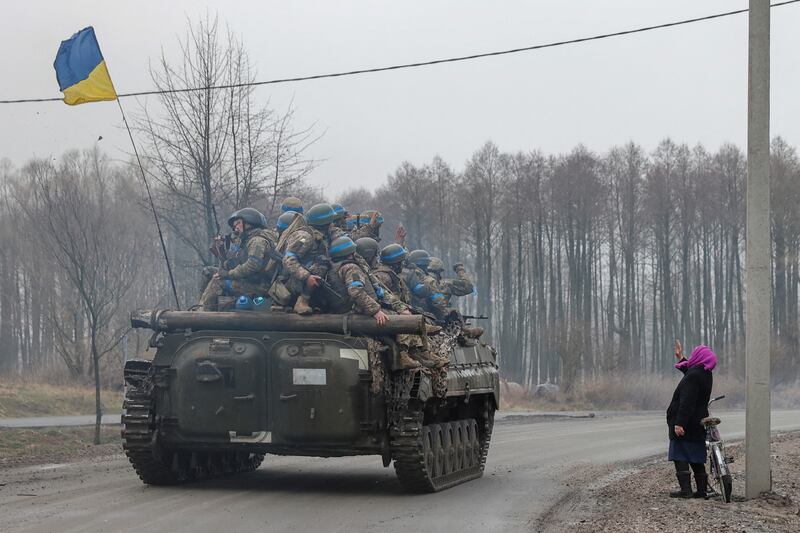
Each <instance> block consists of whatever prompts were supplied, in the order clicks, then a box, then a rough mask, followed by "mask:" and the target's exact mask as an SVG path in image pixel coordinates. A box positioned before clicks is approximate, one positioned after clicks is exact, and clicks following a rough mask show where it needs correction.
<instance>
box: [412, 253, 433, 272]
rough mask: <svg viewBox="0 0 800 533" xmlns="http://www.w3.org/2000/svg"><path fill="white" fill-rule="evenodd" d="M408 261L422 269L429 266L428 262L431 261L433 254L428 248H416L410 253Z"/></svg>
mask: <svg viewBox="0 0 800 533" xmlns="http://www.w3.org/2000/svg"><path fill="white" fill-rule="evenodd" d="M408 262H409V263H411V264H412V265H416V266H418V267H420V268H422V269H425V268H428V263H430V262H431V254H429V253H428V251H427V250H414V251H413V252H411V253H410V254H408Z"/></svg>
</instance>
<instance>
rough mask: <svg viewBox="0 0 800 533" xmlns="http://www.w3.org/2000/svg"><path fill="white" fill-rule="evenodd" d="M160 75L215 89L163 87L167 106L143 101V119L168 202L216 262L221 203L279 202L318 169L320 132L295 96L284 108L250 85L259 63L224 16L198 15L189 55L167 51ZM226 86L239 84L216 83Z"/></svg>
mask: <svg viewBox="0 0 800 533" xmlns="http://www.w3.org/2000/svg"><path fill="white" fill-rule="evenodd" d="M150 75H151V77H152V79H153V83H154V84H155V86H156V88H157V89H159V90H162V91H173V90H175V89H180V88H185V87H201V88H205V89H201V90H197V91H189V92H167V93H162V94H160V95H159V97H158V101H159V104H160V106H159V107H160V109H159V111H161V113H155V112H153V111H152V110H151V109H148V108H147V107H143V108H142V111H141V113H140V114H139V115H138V116H137V118H136V121H135V123H136V128H137V130H138V131H139V132H140V133H142V134H143V135H144V137H145V138H146V147H145V159H146V162H147V167H148V169H149V172H150V174H151V175H152V176H153V178H154V179H155V181H156V182H157V185H158V187H157V188H156V189H157V194H156V196H157V202H158V207H159V209H160V211H161V212H162V213H163V216H164V218H165V220H166V222H167V224H168V225H169V227H170V229H171V231H172V232H173V233H174V235H176V236H177V237H178V238H179V239H180V240H181V241H182V242H183V243H184V245H185V246H186V247H188V248H189V249H190V250H192V251H193V252H194V255H195V257H196V259H199V260H200V261H201V262H204V263H208V262H209V261H210V260H211V257H210V254H209V252H208V248H207V244H208V242H209V241H210V240H211V239H212V238H213V236H214V235H216V234H217V233H218V231H219V228H218V224H219V221H218V216H217V209H218V208H227V209H235V208H239V207H242V206H244V205H254V206H256V207H259V208H261V209H262V210H265V211H267V212H272V211H274V206H275V202H276V198H277V197H278V196H279V195H280V194H283V193H285V192H286V191H288V190H291V189H293V188H296V187H298V186H299V184H300V183H301V181H302V179H303V178H304V177H305V176H306V175H307V174H308V173H309V172H310V171H311V170H312V169H313V168H314V166H315V164H316V162H315V161H314V160H313V159H311V158H309V157H308V156H307V155H306V153H307V150H308V148H309V147H310V146H311V145H312V144H313V143H314V142H315V141H316V140H317V139H318V138H319V136H318V135H316V134H315V133H314V131H313V125H312V126H311V127H308V128H304V129H296V128H295V126H294V118H295V117H294V108H293V106H292V105H291V104H290V105H289V106H288V108H287V109H286V111H284V112H283V113H276V112H275V111H274V110H272V109H271V108H270V107H269V102H266V103H265V104H263V105H260V104H258V103H257V102H256V99H255V96H254V88H253V87H252V86H248V85H247V84H248V83H250V82H252V81H254V80H255V75H256V72H255V69H254V68H253V66H252V65H251V63H250V60H249V56H248V54H247V52H246V50H245V48H244V45H243V44H242V42H241V40H240V39H239V38H238V37H237V36H236V35H234V34H233V33H232V32H231V31H229V30H228V31H226V32H223V31H222V30H221V28H220V24H219V20H218V18H217V17H213V18H212V17H210V16H206V17H205V18H203V19H200V20H199V21H197V22H194V23H193V22H191V21H189V24H188V30H187V34H186V36H185V38H184V39H182V40H181V41H180V60H179V62H178V63H177V64H173V63H171V62H170V60H169V59H168V57H167V55H166V53H162V56H161V58H160V60H159V62H158V63H157V65H155V66H152V67H151V69H150ZM218 85H225V86H228V87H230V88H229V89H224V90H216V89H212V88H211V87H213V86H218Z"/></svg>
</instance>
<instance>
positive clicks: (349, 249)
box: [309, 211, 357, 260]
mask: <svg viewBox="0 0 800 533" xmlns="http://www.w3.org/2000/svg"><path fill="white" fill-rule="evenodd" d="M309 213H311V211H309ZM356 248H357V246H356V243H354V242H353V239H351V238H350V237H348V236H346V235H343V236H341V237H338V238H336V239H334V240H333V242H332V243H331V247H330V248H328V255H330V256H331V259H333V260H337V259H344V258H345V257H347V256H348V255H352V254H354V253H355V251H356Z"/></svg>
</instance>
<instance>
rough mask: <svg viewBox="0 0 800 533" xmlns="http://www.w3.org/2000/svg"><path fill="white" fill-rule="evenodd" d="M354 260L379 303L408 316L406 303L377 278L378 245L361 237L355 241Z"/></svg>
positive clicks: (369, 238) (409, 311)
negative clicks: (369, 282) (363, 273)
mask: <svg viewBox="0 0 800 533" xmlns="http://www.w3.org/2000/svg"><path fill="white" fill-rule="evenodd" d="M354 257H355V260H356V261H357V262H358V263H359V265H360V266H361V268H362V269H363V270H364V272H366V273H367V274H368V275H369V279H370V281H371V282H372V286H373V287H374V288H375V293H376V294H377V295H378V298H379V299H380V301H381V303H382V304H383V305H384V306H386V307H388V308H390V309H391V310H393V311H394V312H396V313H399V314H401V315H410V314H411V310H410V309H409V306H408V303H407V302H404V301H403V300H402V299H401V298H400V296H399V295H397V294H395V293H394V291H393V290H392V289H390V288H389V287H387V286H386V284H385V283H383V281H382V280H381V279H380V278H379V277H378V276H377V272H376V270H377V268H378V243H377V241H375V239H373V238H371V237H361V238H360V239H358V240H357V241H356V254H355V256H354Z"/></svg>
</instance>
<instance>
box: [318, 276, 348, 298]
mask: <svg viewBox="0 0 800 533" xmlns="http://www.w3.org/2000/svg"><path fill="white" fill-rule="evenodd" d="M320 281H321V283H320V286H319V288H320V289H322V290H323V291H324V292H325V296H326V297H327V298H331V301H334V302H336V303H337V304H342V303H344V301H345V300H344V298H342V295H341V294H339V293H338V292H336V289H334V288H333V286H332V285H331V284H330V283H328V282H327V281H325V280H324V279H322V278H320Z"/></svg>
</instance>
